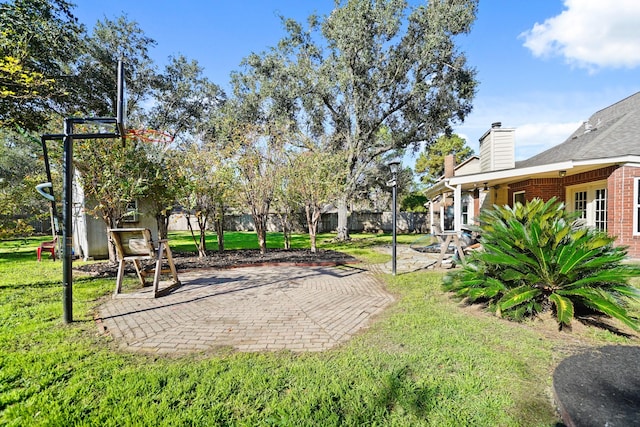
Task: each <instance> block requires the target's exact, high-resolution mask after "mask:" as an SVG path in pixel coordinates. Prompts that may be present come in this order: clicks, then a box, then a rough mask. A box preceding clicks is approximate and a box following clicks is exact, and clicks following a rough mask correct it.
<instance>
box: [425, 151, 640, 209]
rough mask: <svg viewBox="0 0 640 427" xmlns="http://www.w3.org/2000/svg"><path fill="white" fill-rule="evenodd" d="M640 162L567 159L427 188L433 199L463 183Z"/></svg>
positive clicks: (633, 158) (477, 184)
mask: <svg viewBox="0 0 640 427" xmlns="http://www.w3.org/2000/svg"><path fill="white" fill-rule="evenodd" d="M637 164H640V156H637V155H627V156H619V157H608V158H602V159H586V160H567V161H563V162H558V163H551V164H546V165H539V166H530V167H525V168H513V169H503V170H499V171H492V172H483V173H477V174H471V175H461V176H454V177H451V178H448V179H443V180H441V181H438V182H437V183H436V184H434V185H433V186H431V187H429V188H427V189H426V190H425V195H426V196H427V198H429V199H431V198H433V197H435V196H437V195H438V194H442V193H443V192H447V191H450V189H449V187H448V186H447V184H448V185H450V186H458V185H461V186H462V188H463V189H469V188H473V187H481V186H483V185H484V184H485V183H487V184H488V185H489V186H493V185H496V184H504V183H508V182H514V181H518V180H520V179H525V178H531V177H534V176H535V177H540V178H549V177H557V176H558V173H559V172H560V171H565V172H566V174H567V175H574V174H577V173H581V172H584V171H586V170H589V169H594V167H595V168H603V167H607V166H612V165H637Z"/></svg>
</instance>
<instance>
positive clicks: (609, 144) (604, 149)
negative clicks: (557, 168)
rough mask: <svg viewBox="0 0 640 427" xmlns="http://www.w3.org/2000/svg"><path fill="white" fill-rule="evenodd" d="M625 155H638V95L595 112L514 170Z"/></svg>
mask: <svg viewBox="0 0 640 427" xmlns="http://www.w3.org/2000/svg"><path fill="white" fill-rule="evenodd" d="M626 155H640V92H638V93H636V94H634V95H631V96H629V97H628V98H625V99H623V100H622V101H619V102H617V103H615V104H613V105H611V106H609V107H607V108H605V109H603V110H600V111H598V112H596V113H595V114H593V115H592V116H591V117H589V120H588V121H587V122H585V124H584V125H582V126H580V127H579V128H578V129H576V131H575V132H573V134H572V135H571V136H569V138H567V139H566V140H565V141H564V142H563V143H561V144H559V145H556V146H554V147H551V148H550V149H548V150H546V151H543V152H542V153H539V154H537V155H535V156H533V157H530V158H529V159H527V160H524V161H521V162H518V163H517V164H516V167H517V168H524V167H531V166H540V165H544V164H550V163H558V162H562V161H568V160H591V159H604V158H609V157H620V156H626Z"/></svg>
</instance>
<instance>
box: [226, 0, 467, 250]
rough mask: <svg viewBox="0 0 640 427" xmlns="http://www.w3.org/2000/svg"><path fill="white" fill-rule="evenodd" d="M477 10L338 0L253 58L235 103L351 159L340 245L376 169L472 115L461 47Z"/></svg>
mask: <svg viewBox="0 0 640 427" xmlns="http://www.w3.org/2000/svg"><path fill="white" fill-rule="evenodd" d="M477 6H478V2H477V1H476V0H432V1H429V2H427V3H426V4H422V5H419V6H416V7H411V6H409V5H408V3H407V2H406V1H403V0H391V1H380V0H343V1H337V2H336V8H335V9H334V10H333V11H332V12H331V13H330V14H329V15H328V16H325V17H323V18H321V19H320V18H318V17H315V16H312V17H310V18H309V19H308V25H307V26H306V27H305V26H304V25H302V24H300V23H298V22H295V21H293V20H283V22H284V24H285V28H286V31H287V35H286V37H284V38H283V39H282V40H281V41H280V43H279V44H278V46H277V47H274V48H272V49H271V50H270V51H268V52H265V53H263V54H261V55H257V54H253V55H251V56H249V57H248V58H246V60H245V61H244V66H245V68H244V70H243V72H241V73H237V74H236V75H235V76H234V83H235V88H236V95H237V96H239V97H242V98H243V99H245V100H246V102H248V103H251V102H254V103H255V105H256V107H255V111H262V112H263V115H264V114H269V115H286V116H287V117H288V118H290V119H291V118H294V119H295V120H296V121H297V124H298V126H299V128H300V129H301V130H303V131H305V132H307V133H309V135H310V136H314V137H319V136H321V135H324V136H328V138H327V140H328V141H329V147H328V148H329V149H330V150H331V151H333V152H335V153H341V154H342V155H343V156H344V160H345V161H344V165H345V171H346V174H345V176H346V178H345V180H344V183H343V186H342V189H341V190H342V191H341V193H342V194H341V196H340V197H339V200H338V210H339V214H338V238H340V239H346V238H348V230H347V215H348V210H347V206H348V201H349V198H350V195H351V194H352V193H353V192H354V191H355V190H356V189H357V186H358V183H359V182H362V179H361V177H362V175H363V173H364V171H365V170H366V169H367V168H369V167H370V165H371V164H372V163H373V162H376V161H377V160H378V159H380V158H381V157H382V156H383V155H384V154H385V153H388V152H390V151H394V150H400V149H403V148H406V147H414V148H415V147H417V146H418V144H419V143H421V142H426V143H427V144H430V143H431V142H432V141H433V140H434V139H435V138H437V137H438V136H439V135H440V134H442V133H443V131H445V130H448V129H450V127H451V126H452V124H453V123H456V122H461V121H462V120H464V118H465V116H466V115H467V114H468V113H469V112H470V111H471V100H472V98H473V96H474V93H475V88H476V81H475V71H474V69H472V68H471V67H470V66H469V65H468V64H467V61H466V58H465V56H464V54H463V53H462V52H460V50H459V49H458V48H457V46H456V41H457V39H458V37H459V36H460V35H462V34H464V33H468V32H469V31H470V29H471V25H472V23H473V21H474V20H475V15H476V10H477ZM265 100H266V101H265ZM258 116H259V115H258ZM388 135H390V136H391V137H390V138H388V137H387V136H388Z"/></svg>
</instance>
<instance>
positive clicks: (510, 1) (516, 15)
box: [75, 0, 640, 163]
mask: <svg viewBox="0 0 640 427" xmlns="http://www.w3.org/2000/svg"><path fill="white" fill-rule="evenodd" d="M412 3H413V4H416V3H419V2H418V1H417V0H415V1H412ZM76 4H77V7H76V8H75V14H76V16H77V17H78V18H79V19H80V21H81V22H82V23H84V24H85V25H87V26H88V27H89V28H91V27H92V26H93V24H94V23H95V22H96V21H97V20H99V19H103V18H104V17H108V18H111V19H113V18H116V17H117V16H119V15H121V14H123V13H124V14H126V15H127V17H128V18H129V19H130V20H133V21H136V22H138V23H139V25H140V27H141V28H142V29H143V30H144V31H145V33H146V34H147V35H148V36H149V37H152V38H153V39H155V40H156V42H157V46H156V47H155V48H154V49H153V50H152V52H151V54H152V57H153V58H154V60H155V61H156V62H157V64H158V65H159V66H161V67H162V66H163V65H164V64H165V63H166V62H167V58H168V57H169V56H170V55H177V54H183V55H185V56H186V57H188V58H189V59H195V60H197V61H198V62H199V63H200V65H202V66H203V67H204V69H205V74H206V75H207V76H208V77H209V79H210V80H211V81H213V82H214V83H217V84H218V85H220V86H222V87H223V88H225V90H228V88H229V86H228V84H229V74H230V73H231V72H232V71H233V70H237V69H239V64H240V62H241V60H242V58H244V57H246V56H247V55H249V54H250V53H251V52H256V53H259V52H262V51H265V50H267V49H268V48H269V47H271V46H274V45H275V44H276V43H277V42H278V40H279V39H280V38H281V37H282V36H283V35H284V32H283V30H282V27H281V25H280V19H279V16H280V15H284V16H286V17H291V18H295V19H298V20H304V19H305V18H306V17H307V16H308V15H310V14H311V13H314V12H315V13H317V14H320V15H323V14H326V13H328V12H329V11H330V10H331V9H332V8H333V5H334V1H333V0H315V1H310V0H306V1H304V0H297V1H296V0H273V1H266V0H265V1H258V0H254V1H249V0H234V1H231V0H183V1H181V2H176V1H175V0H171V1H168V0H135V1H131V0H109V1H98V0H76ZM638 46H640V2H639V1H637V0H616V1H615V2H606V1H602V0H482V1H481V2H480V6H479V13H478V17H477V20H476V22H475V24H474V26H473V29H472V31H471V33H470V34H469V35H468V36H465V37H463V38H461V39H460V47H461V49H462V50H463V51H464V52H466V54H467V57H468V60H469V63H470V64H471V65H472V66H473V67H475V68H476V70H477V73H478V74H477V78H478V80H479V82H480V85H479V89H478V93H477V96H476V98H475V100H474V110H473V112H472V113H471V114H470V115H469V116H468V118H467V119H466V120H465V123H464V124H462V125H460V126H457V127H456V129H455V131H456V132H457V133H458V134H460V135H461V136H463V137H464V138H465V139H466V140H467V144H468V145H469V146H471V147H472V148H473V149H474V150H476V152H477V150H478V139H479V138H480V136H482V134H483V133H484V132H485V131H486V130H487V129H489V127H490V125H491V123H493V122H496V121H500V122H502V124H503V126H504V127H513V128H515V129H516V158H517V159H518V160H521V159H524V158H528V157H530V156H532V155H534V154H536V153H538V152H540V151H542V150H544V149H546V148H549V147H551V146H553V145H556V144H558V143H560V142H562V141H564V140H565V139H566V138H567V137H568V136H569V135H570V134H571V133H572V132H573V131H574V130H575V129H576V128H577V127H578V126H579V125H580V124H581V123H582V121H584V120H586V119H588V117H589V116H590V115H592V114H593V113H595V112H596V111H598V110H600V109H602V108H605V107H607V106H609V105H611V104H613V103H615V102H617V101H619V100H621V99H624V98H626V97H627V96H629V95H632V94H634V93H636V92H638V91H640V48H639V47H638ZM405 163H412V160H411V159H410V158H405Z"/></svg>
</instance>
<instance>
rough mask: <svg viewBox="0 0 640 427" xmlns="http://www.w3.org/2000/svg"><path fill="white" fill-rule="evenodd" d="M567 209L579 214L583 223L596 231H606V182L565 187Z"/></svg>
mask: <svg viewBox="0 0 640 427" xmlns="http://www.w3.org/2000/svg"><path fill="white" fill-rule="evenodd" d="M566 193H567V194H566V197H567V209H568V210H570V211H572V212H579V213H580V216H579V218H581V219H582V220H583V221H584V223H585V224H586V225H588V226H590V227H594V228H597V229H598V230H603V231H606V230H607V181H606V180H605V181H598V182H591V183H588V184H582V185H574V186H571V187H567V189H566Z"/></svg>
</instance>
